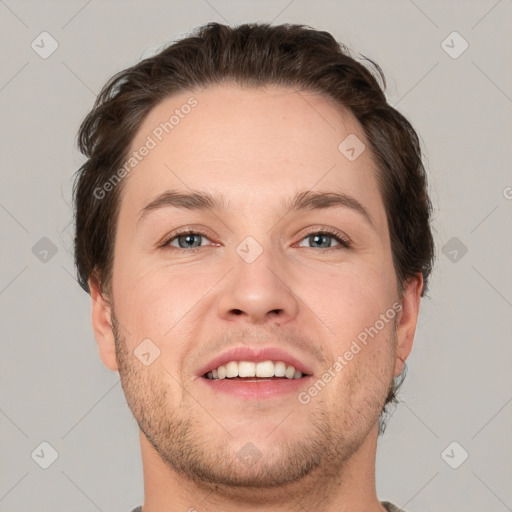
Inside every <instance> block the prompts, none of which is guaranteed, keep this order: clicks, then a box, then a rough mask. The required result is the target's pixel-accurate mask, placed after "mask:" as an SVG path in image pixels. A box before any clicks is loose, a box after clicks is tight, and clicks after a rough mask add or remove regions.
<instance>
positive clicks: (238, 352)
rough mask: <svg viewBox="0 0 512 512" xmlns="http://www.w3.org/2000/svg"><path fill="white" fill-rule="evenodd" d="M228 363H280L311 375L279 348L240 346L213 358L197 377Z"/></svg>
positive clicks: (306, 366) (302, 363) (305, 365)
mask: <svg viewBox="0 0 512 512" xmlns="http://www.w3.org/2000/svg"><path fill="white" fill-rule="evenodd" d="M229 361H253V362H261V361H282V362H283V363H286V364H289V365H292V366H293V367H294V368H295V369H296V370H299V371H300V372H302V373H303V374H307V375H311V374H312V370H311V369H310V368H309V366H308V365H307V364H306V363H304V362H302V361H301V360H300V359H298V358H297V357H295V356H293V355H291V354H290V353H289V352H287V351H286V350H284V349H282V348H279V347H251V346H247V345H242V346H239V347H234V348H232V349H230V350H228V351H226V352H223V353H222V354H219V355H218V356H216V357H214V358H213V359H212V360H211V361H210V362H209V363H207V364H205V365H204V366H203V367H202V368H200V369H199V370H198V375H199V376H203V375H205V374H206V373H208V372H211V371H212V370H214V369H215V368H218V367H219V366H221V365H225V364H226V363H229Z"/></svg>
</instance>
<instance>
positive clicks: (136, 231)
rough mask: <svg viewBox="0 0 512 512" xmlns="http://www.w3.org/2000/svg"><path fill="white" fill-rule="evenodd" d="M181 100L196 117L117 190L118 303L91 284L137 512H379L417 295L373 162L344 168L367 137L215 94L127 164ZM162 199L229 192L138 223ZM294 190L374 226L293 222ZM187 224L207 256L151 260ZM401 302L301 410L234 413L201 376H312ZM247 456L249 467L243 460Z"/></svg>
mask: <svg viewBox="0 0 512 512" xmlns="http://www.w3.org/2000/svg"><path fill="white" fill-rule="evenodd" d="M191 96H194V98H196V99H197V102H198V104H197V106H196V107H195V108H194V109H193V110H192V111H191V113H190V114H188V115H187V116H186V117H184V119H182V120H180V124H179V125H177V126H176V127H175V128H174V129H173V131H172V132H171V133H169V134H168V135H166V136H165V138H164V139H163V140H162V141H161V142H160V143H159V144H158V145H157V147H156V148H154V149H152V150H151V151H150V153H149V154H148V155H147V156H146V157H145V158H144V159H143V160H142V161H141V162H140V163H139V164H138V166H137V167H136V170H135V171H133V172H132V173H131V174H129V175H128V176H127V177H126V178H124V181H123V183H122V186H123V194H122V198H121V205H120V212H119V218H118V224H117V234H116V240H115V249H114V265H113V275H112V288H111V293H110V294H109V295H107V294H105V293H104V294H102V293H101V292H100V287H99V285H98V283H97V282H96V281H95V280H94V279H91V280H90V283H89V284H90V287H91V296H92V320H93V327H94V333H95V337H96V340H97V343H98V347H99V353H100V356H101V358H102V360H103V362H104V364H105V365H106V366H107V367H108V368H110V369H111V370H113V371H119V374H120V378H121V382H122V385H123V389H124V391H125V395H126V399H127V402H128V404H129V406H130V408H131V410H132V412H133V414H134V416H135V418H136V419H137V421H138V424H139V426H140V428H141V430H140V444H141V451H142V461H143V468H144V486H145V502H144V506H143V508H144V512H171V511H172V512H175V511H187V510H190V512H192V511H193V510H194V509H195V510H197V511H198V512H199V511H200V512H203V511H219V510H223V511H226V512H231V511H239V510H246V511H266V512H280V511H299V510H301V511H303V510H308V511H309V510H311V511H312V510H320V509H321V510H323V511H324V512H331V511H332V512H334V511H336V512H340V511H352V512H354V511H361V512H362V511H365V512H368V511H370V512H371V511H375V512H376V511H382V510H384V508H383V507H382V506H381V505H380V503H379V501H378V499H377V496H376V492H375V455H376V447H377V437H378V418H379V415H380V412H381V409H382V406H383V404H384V402H385V398H386V395H387V392H388V389H389V386H390V385H391V383H392V380H393V378H394V377H396V376H398V375H399V374H400V373H401V372H402V369H403V364H404V361H405V360H406V359H407V357H408V355H409V353H410V351H411V349H412V343H413V338H414V333H415V329H416V322H417V317H418V312H419V304H420V297H421V289H422V286H423V281H422V277H421V274H418V275H417V276H415V277H414V278H412V279H410V280H409V281H408V282H407V283H405V293H404V295H403V297H400V296H399V293H398V290H397V284H396V274H395V270H394V267H393V262H392V255H391V247H390V239H389V231H388V226H387V220H386V215H385V209H384V205H383V202H382V198H381V194H380V192H379V189H378V186H377V181H376V170H375V164H374V162H373V160H372V156H371V153H370V150H369V149H366V151H364V152H363V153H362V154H361V155H360V156H359V157H358V158H357V159H356V160H354V161H352V162H351V161H349V160H348V159H347V158H346V157H345V156H344V155H343V154H342V153H341V152H340V151H339V150H338V145H339V144H340V142H341V141H342V140H344V139H345V137H347V136H348V135H349V134H355V135H356V136H357V137H358V138H359V139H360V140H361V141H363V142H364V143H365V144H366V142H365V137H364V133H363V131H362V128H361V126H360V125H359V123H358V122H357V120H356V119H355V118H354V117H353V116H352V115H351V114H349V113H343V115H342V114H341V113H340V112H339V110H337V109H336V108H335V106H334V104H333V103H332V102H331V101H330V100H328V99H326V98H325V97H322V96H319V95H315V94H311V93H305V92H301V93H299V92H295V91H294V90H292V89H288V88H283V87H280V88H267V89H262V88H258V89H254V88H244V89H242V88H240V87H239V86H236V85H228V84H225V85H222V86H215V87H210V88H207V89H203V90H194V91H187V92H183V93H180V94H179V95H176V96H173V97H170V98H168V99H166V100H164V101H163V102H161V103H160V104H159V105H157V106H156V107H155V108H154V109H153V110H152V111H151V112H150V113H149V115H148V117H147V118H146V119H145V120H144V122H143V124H142V125H141V126H140V128H139V131H138V133H137V136H136V138H135V140H134V141H133V144H132V148H138V147H140V146H141V145H142V144H143V143H144V141H145V140H146V137H147V136H148V135H149V134H151V132H152V130H153V129H154V128H155V127H156V126H158V125H159V123H160V122H162V121H163V120H165V119H168V118H169V116H170V115H171V114H172V112H173V111H174V110H175V109H176V108H180V107H181V106H182V105H183V104H184V103H186V101H187V99H188V98H190V97H191ZM366 147H367V148H368V145H367V144H366ZM169 189H179V190H180V191H183V192H190V189H194V190H201V191H208V192H212V193H222V194H224V195H225V196H226V198H227V200H228V204H229V208H228V209H226V210H218V211H192V210H185V209H177V208H173V207H165V208H161V209H158V210H154V211H152V212H151V213H149V214H148V215H147V216H146V217H145V218H144V220H142V221H140V222H137V221H138V218H139V215H140V212H141V210H142V208H144V206H145V205H147V204H148V203H149V202H150V201H151V200H152V199H154V198H155V197H156V196H158V195H159V194H161V193H162V192H165V191H166V190H169ZM303 190H314V191H333V190H335V191H338V192H344V193H346V194H349V195H351V196H352V197H354V198H356V199H357V200H358V201H359V202H360V203H362V204H363V206H364V207H365V208H366V209H367V211H368V212H369V213H370V215H371V217H372V219H373V222H374V227H372V226H371V225H370V224H369V223H368V222H366V221H365V219H364V217H363V216H362V215H360V214H359V213H357V212H356V211H354V210H352V209H349V208H346V207H341V208H330V209H325V210H317V211H303V212H290V213H286V211H285V209H284V203H285V201H286V200H288V198H290V197H292V196H293V195H294V194H295V193H296V192H298V191H303ZM187 226H191V227H193V228H194V230H196V229H199V231H206V232H207V237H201V236H196V237H195V238H193V239H192V243H193V245H196V246H200V248H199V250H197V251H196V252H194V253H191V252H190V249H187V248H183V247H187V246H186V244H185V243H184V240H183V237H182V246H181V247H182V248H181V249H180V248H179V247H180V246H179V242H178V240H177V239H174V242H173V246H174V250H172V249H169V248H167V249H165V248H159V247H158V246H159V243H160V242H162V241H163V240H164V239H165V237H166V236H169V235H172V233H173V232H174V231H176V230H177V229H178V228H182V227H187ZM323 228H334V229H336V230H338V231H340V232H341V233H342V234H343V235H344V236H345V237H349V238H350V239H351V240H352V245H351V247H350V248H345V247H343V246H341V245H340V244H339V243H337V241H336V240H335V239H334V238H329V237H327V239H326V241H325V242H326V246H327V247H328V246H329V245H330V246H331V247H330V248H328V249H327V250H326V249H322V247H325V245H324V246H322V245H321V244H322V241H320V242H316V243H315V240H312V239H311V238H309V235H312V234H316V233H318V232H319V231H322V229H323ZM247 236H252V237H253V238H254V239H255V240H256V241H257V242H258V243H259V245H260V246H261V248H262V249H263V252H262V254H261V255H260V256H259V257H258V258H257V259H256V260H255V261H254V262H252V263H250V264H249V263H247V262H246V261H245V260H244V259H242V258H241V257H240V256H239V255H238V253H237V252H236V248H237V246H238V245H239V244H240V243H241V242H242V241H243V240H244V239H245V238H246V237H247ZM185 238H186V237H185ZM319 244H320V246H319ZM187 251H188V252H187ZM397 301H398V302H399V303H400V304H401V305H402V308H403V309H402V311H401V312H400V313H399V314H398V315H397V317H396V320H395V322H389V323H386V324H385V326H384V328H383V329H382V330H380V331H379V333H378V335H377V336H375V337H374V338H373V339H371V341H370V342H369V343H368V344H367V346H365V347H364V349H363V350H361V352H359V353H358V354H357V355H355V356H354V358H353V359H352V360H351V361H350V362H349V363H348V364H347V365H346V366H345V367H344V368H343V370H342V371H341V372H340V373H339V374H337V376H336V377H335V378H334V379H333V380H332V381H331V382H330V383H329V384H328V385H327V386H325V388H324V389H322V391H321V392H320V393H319V394H318V395H317V396H316V397H314V398H312V399H311V402H310V403H309V404H307V405H304V404H301V403H300V402H299V401H298V400H297V396H296V394H295V393H291V394H289V395H285V396H283V397H278V398H272V399H265V400H244V401H243V400H241V399H238V398H235V397H232V396H230V395H225V394H220V393H214V392H213V391H212V390H211V389H210V388H209V387H208V386H207V385H205V383H204V381H202V380H201V378H200V377H197V375H196V371H197V370H198V369H199V368H200V367H202V366H203V365H204V364H206V363H207V362H208V361H209V360H211V359H212V358H213V357H214V356H216V355H217V354H218V353H220V352H222V351H224V350H226V349H228V348H232V347H234V346H235V345H240V344H244V343H245V344H253V345H256V346H258V345H265V346H266V345H273V346H276V345H277V346H279V347H281V348H284V349H286V350H289V351H291V352H292V353H293V354H295V355H296V356H298V357H299V358H300V359H301V360H302V361H304V362H306V363H307V364H309V366H310V367H311V368H312V370H313V373H314V375H315V377H316V378H318V377H320V376H321V375H322V373H323V372H325V371H326V370H327V369H328V368H329V367H330V366H332V364H333V363H334V362H335V360H336V358H337V356H339V355H340V354H343V353H344V352H345V351H346V350H347V349H348V348H349V347H350V344H351V343H352V341H353V340H354V339H356V337H357V335H358V334H359V333H360V332H361V331H363V330H364V329H365V328H367V327H369V326H372V325H374V324H375V322H376V321H377V320H378V319H379V318H380V315H381V314H383V313H385V312H386V311H387V310H388V309H389V308H391V307H392V304H393V303H396V302H397ZM148 338H149V339H150V340H152V342H153V343H154V344H155V345H156V346H157V347H158V348H159V350H160V355H159V357H157V358H156V359H155V361H154V362H153V363H152V364H150V365H148V366H146V365H144V364H141V362H140V361H139V360H138V359H137V358H136V357H135V356H134V350H135V349H136V347H137V346H138V345H139V344H140V343H141V341H142V340H144V339H148ZM247 443H252V445H254V446H255V447H256V448H257V450H258V453H259V455H260V457H259V459H258V460H257V461H256V462H254V463H252V464H242V463H241V462H240V458H239V457H237V453H238V452H239V450H241V449H242V447H244V445H246V444H247Z"/></svg>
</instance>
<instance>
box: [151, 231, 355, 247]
mask: <svg viewBox="0 0 512 512" xmlns="http://www.w3.org/2000/svg"><path fill="white" fill-rule="evenodd" d="M183 235H200V236H203V237H205V238H207V239H208V240H209V235H208V234H207V233H204V232H203V231H198V230H193V229H190V228H188V229H184V230H182V231H178V232H175V233H173V234H172V235H170V236H169V237H168V238H166V239H165V241H164V242H162V244H161V245H160V248H162V249H169V250H178V251H186V252H188V253H195V252H196V251H198V250H200V249H204V247H193V248H191V249H185V248H182V247H174V246H171V245H170V243H171V242H173V241H174V240H175V239H176V238H178V237H180V236H183ZM312 235H328V236H330V237H332V238H334V239H335V240H336V241H337V242H338V243H339V244H340V245H338V246H335V247H325V248H319V250H320V251H322V252H325V251H332V250H337V249H348V248H350V247H351V245H352V242H351V241H350V240H349V239H348V238H345V237H344V236H343V235H342V234H341V233H340V232H339V231H337V230H336V229H332V228H322V229H320V230H319V231H311V232H310V233H308V234H307V235H305V236H304V237H302V238H301V239H300V242H302V241H303V240H304V239H306V238H308V237H310V236H312ZM306 249H308V247H306ZM309 249H315V247H309Z"/></svg>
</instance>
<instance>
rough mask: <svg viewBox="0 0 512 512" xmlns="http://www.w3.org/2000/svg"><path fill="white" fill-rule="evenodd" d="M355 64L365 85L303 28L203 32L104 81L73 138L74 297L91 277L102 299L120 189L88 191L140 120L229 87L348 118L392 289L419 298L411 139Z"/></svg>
mask: <svg viewBox="0 0 512 512" xmlns="http://www.w3.org/2000/svg"><path fill="white" fill-rule="evenodd" d="M363 57H364V56H363ZM362 60H363V61H365V62H367V63H368V64H370V67H373V69H374V70H375V76H374V74H373V73H372V72H371V71H370V70H369V69H368V68H367V67H366V66H364V65H363V64H362V63H360V62H358V61H357V60H356V59H355V58H354V57H352V56H351V54H350V50H349V49H348V48H347V47H346V46H345V45H343V44H341V43H338V42H336V40H335V39H334V38H333V36H332V35H331V34H329V33H328V32H323V31H318V30H314V29H312V28H311V27H308V26H306V25H292V24H283V25H276V26H271V25H269V24H259V23H250V24H243V25H240V26H237V27H229V26H226V25H222V24H219V23H209V24H206V25H204V26H202V27H199V28H197V29H196V30H195V31H194V32H193V33H192V34H191V35H190V36H188V37H186V38H184V39H181V40H179V41H177V42H174V43H173V44H171V45H170V46H167V47H166V48H165V49H163V50H161V51H160V52H159V53H158V54H156V55H154V56H153V57H150V58H147V59H145V60H143V61H141V62H139V63H138V64H136V65H134V66H132V67H130V68H128V69H125V70H123V71H121V72H119V73H117V74H116V75H115V76H113V77H112V78H111V79H110V80H109V81H108V83H107V84H106V85H105V86H104V87H103V89H102V90H101V92H100V94H99V95H98V98H97V99H96V102H95V104H94V107H93V109H92V111H91V112H90V113H89V114H88V115H87V117H86V118H85V120H84V121H83V123H82V125H81V126H80V130H79V134H78V145H79V149H80V151H81V152H82V153H83V154H84V155H85V156H86V157H87V161H86V162H85V163H84V164H83V165H82V167H81V168H80V169H79V171H78V173H77V174H78V176H77V178H76V181H75V186H74V190H73V194H74V201H75V221H76V236H75V264H76V267H77V273H78V282H79V283H80V285H81V286H82V288H83V289H84V290H86V291H89V286H88V279H89V277H90V276H91V275H93V276H95V277H96V278H97V280H98V282H99V284H100V285H101V287H102V289H105V290H109V289H110V284H111V283H110V281H111V275H112V264H113V246H114V242H115V232H116V224H117V214H118V210H119V204H118V203H119V197H120V192H121V189H122V183H121V184H120V185H119V186H117V187H115V188H114V190H112V191H111V192H110V193H109V194H107V195H106V196H105V197H103V198H101V199H98V198H97V197H96V196H95V194H94V191H95V190H96V189H97V188H98V187H102V185H103V184H104V183H105V182H107V181H108V180H109V179H111V177H112V176H113V174H114V173H115V172H116V171H117V170H118V169H119V168H121V167H122V165H123V163H124V162H125V160H126V158H127V155H128V152H129V149H130V145H131V143H132V141H133V139H134V137H135V134H136V132H137V130H138V128H139V127H140V125H141V123H142V122H143V120H144V118H145V117H146V116H147V115H148V113H149V112H150V111H151V110H152V109H153V108H154V107H155V106H156V105H157V104H158V103H159V102H161V101H162V100H163V99H165V98H167V97H169V96H171V95H173V94H175V93H178V92H182V91H186V90H190V89H192V88H196V87H207V86H209V85H218V84H221V83H224V82H233V83H238V84H240V85H244V86H254V87H264V86H285V87H290V86H291V87H293V88H296V89H297V90H304V91H310V92H314V93H320V94H322V95H324V96H325V97H327V98H331V99H333V100H334V102H335V104H337V105H339V107H340V109H341V110H344V111H346V110H347V109H348V110H349V111H350V112H351V113H352V114H353V115H354V116H355V117H356V119H357V120H358V121H359V123H360V124H361V126H362V128H363V130H364V133H365V136H366V139H367V143H368V146H369V148H370V151H371V153H372V155H373V157H374V159H375V161H376V164H377V176H376V177H377V180H378V184H379V188H380V192H381V194H382V198H383V202H384V206H385V208H386V215H387V222H388V226H389V233H390V240H391V250H392V256H393V264H394V268H395V272H396V277H397V288H398V290H399V291H400V293H403V290H404V284H405V282H406V280H407V279H408V278H411V277H413V276H414V275H416V274H417V273H421V274H422V275H423V280H424V287H423V291H422V296H423V295H425V293H426V291H427V288H428V277H429V274H430V272H431V270H432V265H433V259H434V241H433V236H432V232H431V228H430V219H431V214H432V205H431V202H430V199H429V196H428V191H427V176H426V173H425V169H424V167H423V164H422V158H421V150H420V144H419V140H418V136H417V134H416V132H415V130H414V129H413V127H412V126H411V124H410V123H409V122H408V121H407V120H406V119H405V117H404V116H403V115H402V114H400V113H399V112H398V111H397V110H395V109H394V108H393V107H392V106H391V105H389V104H388V103H387V101H386V97H385V95H384V92H383V91H384V90H385V88H386V81H385V77H384V74H383V72H382V70H381V68H380V67H379V66H378V65H377V64H376V63H374V62H373V61H372V60H370V59H368V58H366V57H364V59H362ZM378 79H380V81H381V82H382V88H381V86H380V85H379V82H378ZM393 399H394V394H391V395H390V396H388V402H390V401H393Z"/></svg>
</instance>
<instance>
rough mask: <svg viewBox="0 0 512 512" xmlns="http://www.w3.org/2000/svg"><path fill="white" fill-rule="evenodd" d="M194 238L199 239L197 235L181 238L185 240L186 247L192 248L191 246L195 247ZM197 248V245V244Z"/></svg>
mask: <svg viewBox="0 0 512 512" xmlns="http://www.w3.org/2000/svg"><path fill="white" fill-rule="evenodd" d="M194 237H197V235H182V236H181V237H180V238H181V239H182V240H183V239H184V240H185V244H186V245H185V247H190V245H194V241H193V240H194ZM180 246H181V243H180ZM196 246H197V244H196Z"/></svg>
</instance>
